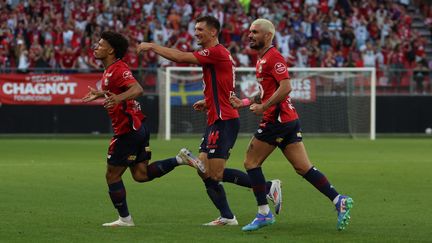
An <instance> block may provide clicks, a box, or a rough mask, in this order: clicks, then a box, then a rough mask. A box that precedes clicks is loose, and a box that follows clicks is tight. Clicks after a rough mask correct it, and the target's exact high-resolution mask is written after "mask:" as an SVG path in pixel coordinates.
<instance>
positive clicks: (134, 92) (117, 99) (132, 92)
mask: <svg viewBox="0 0 432 243" xmlns="http://www.w3.org/2000/svg"><path fill="white" fill-rule="evenodd" d="M128 87H129V88H128V89H127V90H126V91H125V92H123V93H120V94H118V95H116V94H114V93H111V92H108V93H107V97H106V98H105V102H104V107H105V108H107V109H110V108H112V107H114V106H115V105H117V104H120V103H121V102H123V101H125V100H131V99H135V98H137V97H139V96H141V95H142V94H143V88H142V87H141V85H139V84H138V82H134V83H132V84H130V85H129V86H128Z"/></svg>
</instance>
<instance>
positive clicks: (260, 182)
mask: <svg viewBox="0 0 432 243" xmlns="http://www.w3.org/2000/svg"><path fill="white" fill-rule="evenodd" d="M247 173H248V175H249V178H250V180H251V185H252V190H253V192H254V194H255V198H256V200H257V203H258V206H260V205H266V204H268V203H267V198H266V194H267V193H266V181H265V178H264V175H263V173H262V170H261V167H257V168H253V169H250V170H248V171H247Z"/></svg>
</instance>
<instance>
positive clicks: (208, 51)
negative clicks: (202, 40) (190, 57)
mask: <svg viewBox="0 0 432 243" xmlns="http://www.w3.org/2000/svg"><path fill="white" fill-rule="evenodd" d="M198 54H200V55H201V56H204V57H208V56H209V55H210V50H209V49H204V50H201V51H199V52H198Z"/></svg>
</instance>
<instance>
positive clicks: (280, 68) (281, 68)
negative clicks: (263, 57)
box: [274, 62, 287, 74]
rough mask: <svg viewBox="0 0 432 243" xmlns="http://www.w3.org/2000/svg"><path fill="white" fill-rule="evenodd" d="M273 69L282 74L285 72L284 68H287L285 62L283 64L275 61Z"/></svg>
mask: <svg viewBox="0 0 432 243" xmlns="http://www.w3.org/2000/svg"><path fill="white" fill-rule="evenodd" d="M274 69H275V70H276V73H277V74H282V73H284V72H286V70H287V69H286V66H285V64H283V63H281V62H278V63H276V64H275V66H274Z"/></svg>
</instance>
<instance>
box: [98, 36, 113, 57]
mask: <svg viewBox="0 0 432 243" xmlns="http://www.w3.org/2000/svg"><path fill="white" fill-rule="evenodd" d="M93 54H94V56H95V58H96V59H99V60H102V59H105V58H107V57H108V56H109V55H113V54H114V49H113V48H112V47H111V45H110V44H109V43H108V42H107V41H106V40H104V39H100V40H99V42H98V43H97V44H96V45H95V47H94V51H93Z"/></svg>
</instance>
